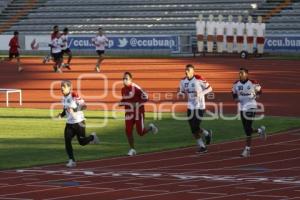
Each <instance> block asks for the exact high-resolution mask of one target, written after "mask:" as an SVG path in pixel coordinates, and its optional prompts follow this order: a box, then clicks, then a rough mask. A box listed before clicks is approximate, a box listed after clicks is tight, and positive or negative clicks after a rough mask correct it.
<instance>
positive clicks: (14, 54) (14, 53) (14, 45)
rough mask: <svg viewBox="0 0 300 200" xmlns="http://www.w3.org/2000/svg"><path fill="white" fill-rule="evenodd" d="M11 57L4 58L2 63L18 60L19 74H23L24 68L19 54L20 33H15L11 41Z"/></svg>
mask: <svg viewBox="0 0 300 200" xmlns="http://www.w3.org/2000/svg"><path fill="white" fill-rule="evenodd" d="M8 46H9V55H8V58H4V59H2V60H1V62H6V61H12V59H14V58H16V60H17V67H18V72H22V71H23V68H22V67H21V66H20V52H19V48H20V45H19V32H18V31H15V32H14V36H13V37H12V38H11V39H10V41H9V44H8Z"/></svg>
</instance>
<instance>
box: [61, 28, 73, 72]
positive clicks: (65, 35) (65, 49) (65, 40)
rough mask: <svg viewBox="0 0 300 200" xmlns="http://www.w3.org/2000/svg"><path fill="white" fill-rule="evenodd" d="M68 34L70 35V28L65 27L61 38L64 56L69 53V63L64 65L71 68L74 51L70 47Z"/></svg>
mask: <svg viewBox="0 0 300 200" xmlns="http://www.w3.org/2000/svg"><path fill="white" fill-rule="evenodd" d="M68 35H69V29H68V28H64V30H63V34H62V35H61V40H62V42H63V47H62V56H64V54H67V56H68V61H67V63H65V64H63V65H62V66H63V67H64V68H67V69H68V70H71V68H70V64H71V60H72V51H71V49H70V47H69V36H68Z"/></svg>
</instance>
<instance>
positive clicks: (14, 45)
mask: <svg viewBox="0 0 300 200" xmlns="http://www.w3.org/2000/svg"><path fill="white" fill-rule="evenodd" d="M9 47H10V48H9V52H10V53H19V48H20V45H19V39H18V37H16V36H14V37H13V38H11V39H10V41H9Z"/></svg>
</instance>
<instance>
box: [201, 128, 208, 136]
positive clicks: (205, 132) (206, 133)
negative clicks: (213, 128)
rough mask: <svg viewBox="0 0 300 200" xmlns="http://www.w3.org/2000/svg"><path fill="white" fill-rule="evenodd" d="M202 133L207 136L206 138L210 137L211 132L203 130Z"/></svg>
mask: <svg viewBox="0 0 300 200" xmlns="http://www.w3.org/2000/svg"><path fill="white" fill-rule="evenodd" d="M202 133H203V134H204V135H205V136H208V134H209V132H208V131H207V130H206V129H204V128H203V129H202Z"/></svg>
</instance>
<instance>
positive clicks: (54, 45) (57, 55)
mask: <svg viewBox="0 0 300 200" xmlns="http://www.w3.org/2000/svg"><path fill="white" fill-rule="evenodd" d="M49 46H50V47H51V53H52V56H53V60H54V65H53V69H54V72H59V73H61V72H62V71H61V69H60V68H61V64H62V46H63V42H62V40H61V35H60V34H59V33H57V34H56V35H55V36H54V37H53V38H52V39H51V42H50V45H49Z"/></svg>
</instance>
